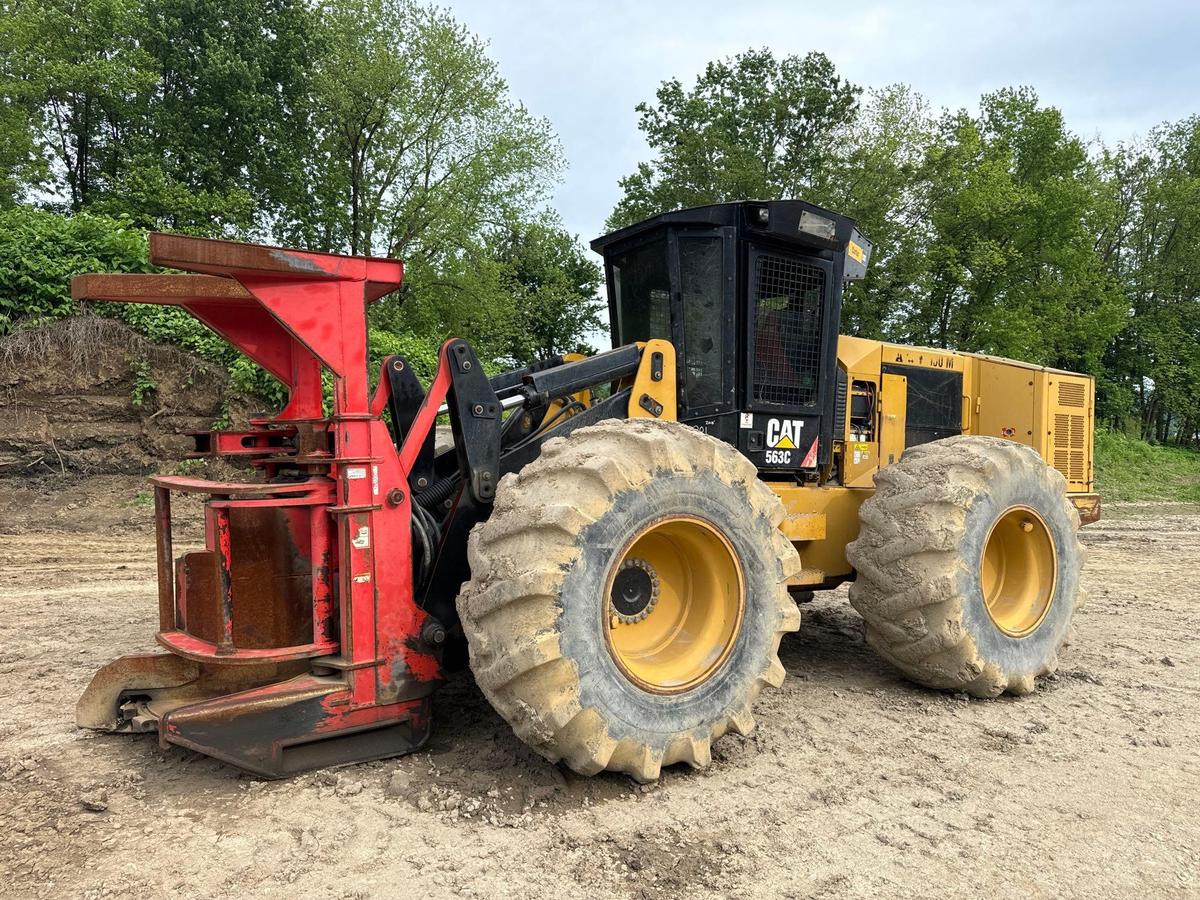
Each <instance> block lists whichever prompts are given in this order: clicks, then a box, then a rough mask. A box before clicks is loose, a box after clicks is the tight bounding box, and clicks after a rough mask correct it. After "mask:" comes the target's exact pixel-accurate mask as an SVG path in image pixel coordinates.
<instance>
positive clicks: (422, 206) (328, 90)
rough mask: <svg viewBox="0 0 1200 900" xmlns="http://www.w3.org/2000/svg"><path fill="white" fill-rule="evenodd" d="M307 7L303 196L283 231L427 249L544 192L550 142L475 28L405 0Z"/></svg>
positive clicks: (344, 243) (552, 160)
mask: <svg viewBox="0 0 1200 900" xmlns="http://www.w3.org/2000/svg"><path fill="white" fill-rule="evenodd" d="M320 14H321V20H322V23H323V24H322V28H323V30H324V32H325V40H326V42H327V43H326V49H325V52H324V53H323V54H322V55H321V56H320V57H319V58H318V59H316V60H315V61H314V65H315V71H314V74H313V92H314V94H313V101H312V111H311V114H312V117H313V121H314V123H315V126H316V129H317V135H318V144H317V146H316V148H315V152H314V153H313V154H312V155H311V157H310V160H309V164H308V170H307V176H308V180H309V182H310V185H311V187H312V195H311V196H312V202H311V203H310V204H308V205H306V206H303V207H301V208H298V209H293V210H292V211H291V215H290V216H289V217H288V218H287V219H286V220H285V221H284V222H283V223H282V224H283V228H282V231H283V233H284V234H287V235H295V236H300V237H303V238H304V243H307V244H309V245H319V246H322V247H325V248H327V249H346V250H349V251H350V252H352V253H366V254H385V255H388V256H401V257H403V258H405V259H414V258H416V257H421V258H422V259H424V260H428V261H432V262H436V261H438V260H439V259H441V258H444V257H445V256H447V255H449V254H453V253H455V252H457V251H458V250H459V249H460V248H462V247H465V246H467V245H469V244H471V243H473V242H476V241H478V239H479V236H480V234H481V232H482V231H483V230H484V228H485V226H487V225H488V224H494V223H497V222H501V221H505V220H507V219H509V218H511V217H512V216H514V215H520V214H523V213H525V212H526V211H528V210H529V209H531V208H532V207H533V206H534V205H535V204H536V202H537V201H539V200H540V199H542V197H544V195H545V190H546V188H547V187H548V185H549V184H550V183H551V182H552V181H553V180H554V178H555V177H556V176H557V174H558V171H559V169H560V168H561V164H562V163H561V150H560V148H559V146H558V143H557V141H556V140H555V138H554V137H553V134H552V132H551V130H550V127H549V125H548V123H547V122H546V121H544V120H542V119H537V118H535V117H533V116H531V115H530V114H529V113H528V111H527V110H526V109H525V108H524V107H523V106H521V105H520V104H519V103H516V102H515V101H514V100H513V99H512V98H511V97H510V96H509V93H508V86H507V85H506V83H505V82H504V80H503V79H502V78H501V77H500V75H499V72H498V70H497V67H496V64H495V62H494V61H493V60H491V59H490V58H489V57H488V55H487V52H486V47H485V45H484V44H483V42H482V41H481V40H479V38H477V37H475V36H474V35H473V34H471V33H470V32H469V31H467V29H466V28H464V27H463V26H462V25H461V24H459V23H458V22H456V21H455V20H454V19H453V18H452V17H451V16H449V15H448V14H447V13H445V12H443V11H441V10H439V9H436V8H434V7H429V6H422V5H419V4H417V3H414V2H409V0H330V2H327V3H325V4H323V5H322V6H321V7H320Z"/></svg>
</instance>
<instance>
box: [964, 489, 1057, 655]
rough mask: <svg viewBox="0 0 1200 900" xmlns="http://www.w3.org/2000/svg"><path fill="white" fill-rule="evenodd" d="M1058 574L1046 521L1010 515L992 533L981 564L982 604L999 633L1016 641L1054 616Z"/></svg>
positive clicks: (1019, 509)
mask: <svg viewBox="0 0 1200 900" xmlns="http://www.w3.org/2000/svg"><path fill="white" fill-rule="evenodd" d="M1057 571H1058V559H1057V555H1056V554H1055V551H1054V540H1053V539H1052V538H1051V537H1050V529H1049V528H1047V527H1046V523H1045V521H1043V519H1042V517H1041V516H1040V515H1038V514H1037V513H1036V512H1034V511H1033V510H1032V509H1030V508H1029V507H1027V506H1013V507H1010V508H1008V509H1006V510H1005V511H1004V512H1003V513H1002V514H1001V516H1000V518H998V519H997V520H996V521H995V523H994V524H993V525H992V528H991V531H989V532H988V536H987V541H986V542H985V543H984V548H983V559H982V560H981V561H980V584H981V585H982V586H983V600H984V603H985V604H986V605H987V611H988V615H989V616H991V617H992V622H993V623H994V624H995V625H996V627H997V628H999V629H1000V630H1001V631H1003V632H1004V633H1005V634H1007V635H1008V636H1009V637H1016V638H1019V637H1025V636H1026V635H1028V634H1031V633H1032V632H1034V631H1035V630H1037V627H1038V626H1039V625H1041V624H1042V620H1043V619H1045V618H1046V613H1048V612H1049V611H1050V604H1051V602H1052V601H1053V599H1054V583H1055V578H1056V576H1057Z"/></svg>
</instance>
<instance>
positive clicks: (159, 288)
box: [71, 274, 254, 304]
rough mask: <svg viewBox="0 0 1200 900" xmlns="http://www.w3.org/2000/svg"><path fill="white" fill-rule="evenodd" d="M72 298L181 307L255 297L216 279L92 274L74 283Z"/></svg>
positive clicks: (197, 276)
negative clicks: (186, 302)
mask: <svg viewBox="0 0 1200 900" xmlns="http://www.w3.org/2000/svg"><path fill="white" fill-rule="evenodd" d="M71 298H72V299H74V300H99V301H115V302H136V303H164V304H179V303H183V302H185V301H193V300H196V301H205V300H253V299H254V295H253V294H251V293H250V292H249V291H248V290H246V289H245V288H244V287H242V286H241V285H240V284H239V283H238V282H236V281H234V280H233V279H232V278H221V277H219V276H216V275H128V274H120V275H96V274H91V275H76V276H75V277H74V278H72V279H71Z"/></svg>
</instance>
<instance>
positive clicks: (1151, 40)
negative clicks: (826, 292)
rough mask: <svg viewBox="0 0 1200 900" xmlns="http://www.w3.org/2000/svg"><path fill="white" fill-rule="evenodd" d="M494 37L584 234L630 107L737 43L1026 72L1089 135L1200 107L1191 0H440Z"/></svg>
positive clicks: (991, 77) (629, 150) (857, 66)
mask: <svg viewBox="0 0 1200 900" xmlns="http://www.w3.org/2000/svg"><path fill="white" fill-rule="evenodd" d="M443 2H444V3H446V4H447V5H448V6H449V8H450V9H451V10H453V12H454V14H455V16H456V17H457V18H458V19H459V20H460V21H462V22H463V23H464V24H465V25H467V26H468V27H469V28H471V30H473V31H475V32H476V33H477V34H479V35H480V36H481V37H483V38H484V39H485V40H487V41H488V42H489V43H490V45H491V55H492V57H493V58H494V59H495V60H496V61H497V62H498V63H499V65H500V69H501V71H502V73H503V74H504V76H505V78H507V80H508V82H509V85H510V86H511V88H512V92H513V95H514V96H515V97H517V98H518V99H520V100H521V101H523V102H524V103H525V104H526V106H528V107H529V109H530V110H531V111H532V112H534V113H535V114H537V115H541V116H545V117H546V118H548V119H549V120H550V122H551V123H552V124H553V125H554V128H555V129H556V131H557V132H558V135H559V138H560V139H561V140H562V143H563V147H564V149H565V151H566V156H567V162H568V164H569V166H570V168H569V170H568V171H567V173H566V176H565V179H564V181H563V183H562V184H561V185H560V186H559V188H558V190H557V192H556V195H555V197H554V204H555V206H556V207H557V208H558V209H559V211H560V212H561V213H562V216H563V219H564V220H565V222H566V225H567V227H568V228H569V229H570V230H571V231H572V232H574V233H576V234H578V235H579V236H580V238H582V239H583V240H584V241H588V240H591V239H592V238H594V237H596V236H597V235H599V234H600V233H601V231H602V227H603V223H604V219H605V218H606V217H607V216H608V214H609V213H610V212H611V211H612V208H613V205H614V204H615V203H616V201H617V199H618V197H619V188H618V185H617V180H618V179H619V178H620V177H622V176H623V175H626V174H628V173H629V172H630V171H632V169H633V168H634V166H635V165H636V164H637V162H638V161H640V160H642V159H646V158H648V156H649V150H648V148H647V147H646V145H645V143H644V141H643V140H642V137H641V133H640V132H639V131H638V129H637V116H636V114H635V112H634V106H635V105H636V104H637V103H638V102H639V101H642V100H652V99H653V97H654V91H655V89H656V88H657V87H658V85H659V83H660V82H662V81H663V80H665V79H668V78H672V77H677V78H679V79H680V80H681V81H683V82H684V84H685V85H690V84H691V83H692V81H693V80H694V78H695V77H696V75H697V74H699V73H700V71H702V70H703V68H704V65H705V63H707V62H708V61H709V60H713V59H716V58H719V57H722V56H727V55H730V54H733V53H737V52H739V51H741V50H744V49H746V48H747V47H761V46H767V47H770V48H771V49H772V50H774V51H775V53H776V54H777V55H780V56H782V55H786V54H789V53H798V54H803V53H806V52H808V51H810V50H820V51H822V52H824V53H826V54H827V55H828V56H829V57H830V58H831V59H832V60H833V62H834V64H835V65H836V66H837V69H838V71H839V72H840V73H841V75H842V76H843V77H845V78H848V79H849V80H850V81H852V82H854V83H855V84H858V85H861V86H863V87H881V86H883V85H886V84H891V83H895V82H904V83H906V84H911V85H912V86H913V87H915V88H916V89H917V91H919V92H920V93H922V94H923V95H924V96H925V97H926V98H927V99H928V100H929V101H930V103H931V104H932V105H933V107H934V108H935V109H938V108H941V107H950V108H953V109H957V108H960V107H967V108H971V109H974V108H975V106H976V103H977V100H978V98H979V95H980V94H981V93H983V92H985V91H989V90H993V89H995V88H999V87H1005V86H1010V85H1019V84H1028V85H1032V86H1033V87H1034V88H1036V89H1037V91H1038V93H1039V95H1040V96H1041V98H1042V101H1043V102H1045V103H1049V104H1052V105H1054V106H1057V107H1059V108H1060V109H1062V110H1063V113H1064V114H1065V116H1066V120H1067V123H1068V125H1069V126H1070V127H1071V128H1072V129H1073V130H1074V131H1075V132H1076V133H1078V134H1080V135H1082V136H1083V137H1084V138H1089V139H1090V138H1094V137H1096V136H1102V137H1103V138H1104V140H1105V141H1106V142H1109V143H1115V142H1116V141H1118V140H1128V139H1130V138H1131V137H1133V136H1135V135H1140V134H1145V132H1146V131H1147V130H1148V129H1149V128H1150V127H1152V126H1153V125H1155V124H1157V123H1159V122H1162V121H1164V120H1174V119H1179V118H1182V117H1184V116H1187V115H1190V114H1192V113H1197V112H1200V2H1196V0H1192V2H1178V3H1163V2H1144V0H1143V2H1135V3H1129V2H1107V0H1094V2H1090V3H1081V2H1080V3H1075V2H1072V3H1056V2H1053V0H1042V2H1006V3H972V2H968V0H962V2H958V3H950V2H900V0H892V2H884V3H875V2H859V3H842V2H832V3H809V2H801V0H793V2H785V0H753V2H740V3H739V2H737V0H723V2H708V0H693V2H687V3H684V2H654V0H606V2H590V3H582V2H576V0H522V2H517V0H513V2H504V0H499V2H497V0H443Z"/></svg>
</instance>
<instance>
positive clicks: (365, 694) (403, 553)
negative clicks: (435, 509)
mask: <svg viewBox="0 0 1200 900" xmlns="http://www.w3.org/2000/svg"><path fill="white" fill-rule="evenodd" d="M150 255H151V260H152V261H153V262H154V263H155V264H157V265H160V266H164V267H169V268H173V269H182V270H185V271H188V272H194V273H203V274H199V275H149V276H145V275H124V276H122V275H87V276H80V277H79V278H77V279H76V280H75V282H74V284H73V293H74V295H75V296H76V297H78V298H80V299H90V300H121V301H127V302H130V301H131V302H141V303H158V304H171V305H176V306H179V307H181V308H183V309H185V310H187V311H188V312H189V313H191V314H192V315H193V316H195V317H196V318H197V319H199V320H200V321H201V322H203V323H204V324H205V325H207V326H208V327H210V328H211V329H212V330H213V331H215V332H217V333H218V334H220V335H221V336H222V337H224V338H226V339H227V340H228V341H229V342H230V343H231V344H233V345H234V346H235V347H236V348H237V349H239V350H241V351H242V352H243V353H245V354H246V355H247V356H249V357H250V358H251V359H253V360H254V361H255V362H257V363H259V364H260V365H261V366H262V367H263V368H264V369H266V370H267V371H268V372H270V373H271V374H272V375H274V376H275V377H276V378H278V379H279V380H280V381H281V382H283V383H284V384H285V385H286V386H287V388H288V392H289V399H288V403H287V405H286V406H285V408H284V409H283V410H282V411H281V412H280V413H279V414H278V415H276V416H273V417H271V418H269V419H263V420H256V421H254V422H253V423H252V427H251V429H249V430H247V431H238V432H232V431H227V432H214V433H212V435H211V436H206V437H205V438H204V442H203V443H202V444H201V446H202V447H203V448H204V449H206V451H207V452H208V453H209V454H211V455H223V456H231V457H243V458H249V459H250V460H252V462H253V464H254V465H255V466H257V467H259V468H260V469H261V470H262V472H263V478H264V481H260V482H254V483H245V484H243V483H224V482H210V481H203V480H200V479H192V478H174V477H157V478H154V479H152V481H153V484H154V486H155V510H156V523H157V535H158V547H157V549H158V574H159V628H160V630H159V633H158V635H157V639H158V641H159V643H160V644H162V645H163V646H164V647H165V648H166V649H167V650H168V651H170V654H169V655H174V656H176V657H180V658H182V659H184V660H187V661H190V663H193V664H195V665H194V666H191V667H188V666H184V672H185V674H186V675H195V677H194V678H192V679H191V680H190V681H188V686H183V685H180V684H179V682H182V681H184V680H186V679H185V675H179V674H178V671H179V668H180V666H181V665H184V664H182V663H180V662H179V660H177V659H176V660H171V659H169V658H167V659H164V658H163V656H159V657H154V658H153V659H147V658H146V657H136V658H130V657H126V658H124V659H123V660H117V661H115V662H114V663H111V664H110V666H109V667H108V668H107V669H106V670H102V672H101V673H100V674H98V675H97V677H96V679H95V681H94V682H93V685H92V687H90V688H89V692H90V695H89V694H85V695H84V698H83V699H82V700H81V701H80V706H79V714H78V718H79V720H80V723H81V724H88V725H96V724H98V719H99V718H102V717H101V716H100V714H99V713H97V712H96V709H98V708H99V706H103V705H104V704H108V705H109V706H111V705H113V704H114V702H115V703H116V705H120V703H121V701H122V700H123V699H124V698H126V697H129V696H133V695H137V693H138V691H139V689H140V688H139V683H138V679H139V678H143V680H145V679H144V676H143V672H144V670H145V669H146V668H147V667H150V668H154V667H155V666H158V668H159V669H161V671H160V672H159V676H160V677H159V680H160V681H170V682H172V686H170V689H171V690H176V691H177V693H180V695H181V696H186V697H187V701H186V702H179V701H178V699H176V700H173V701H168V700H161V699H160V701H159V706H158V708H157V710H156V708H155V704H154V702H153V700H154V698H155V697H157V696H159V695H156V694H155V691H154V690H153V688H154V687H155V685H156V684H157V682H155V683H153V684H151V683H149V682H147V684H149V686H148V687H146V695H147V696H149V697H151V701H152V702H151V703H150V705H149V709H150V710H151V711H152V714H153V715H155V716H156V717H157V727H158V731H159V735H160V740H162V741H163V743H164V744H165V743H178V744H182V745H185V746H189V747H192V748H193V749H196V750H200V751H202V752H205V753H209V754H210V755H214V756H217V757H219V758H222V759H225V760H227V761H229V762H232V763H234V764H235V765H239V766H241V767H243V768H247V769H250V770H252V771H256V772H260V773H261V774H264V775H269V776H277V775H281V774H287V773H288V772H291V771H296V770H298V769H300V768H308V767H311V765H317V764H325V763H328V762H331V761H342V760H344V759H346V758H350V759H363V758H371V757H376V756H383V755H390V754H391V753H399V752H405V751H406V750H411V749H414V748H415V746H416V745H419V743H420V742H421V741H423V740H424V736H425V735H426V734H427V732H428V712H429V710H428V702H429V701H428V697H429V694H430V693H432V691H433V689H434V688H435V687H436V686H437V685H438V684H440V682H441V680H442V673H441V669H440V665H439V662H438V659H437V656H436V655H435V652H434V648H432V647H429V646H426V645H425V644H424V642H423V641H422V640H421V633H422V632H421V629H422V625H423V624H424V622H425V620H426V615H425V613H424V611H423V610H422V609H421V608H420V607H419V606H418V605H417V604H416V602H415V601H414V597H413V584H412V563H411V558H412V557H411V546H410V541H411V534H412V532H411V524H410V499H409V491H408V475H409V473H410V471H411V469H412V467H413V465H414V463H415V462H416V460H417V456H418V454H419V452H420V449H421V445H422V443H423V441H424V439H425V437H426V435H427V434H428V433H429V430H430V429H431V428H433V426H434V422H435V420H436V416H437V409H438V407H439V405H440V404H441V403H442V402H443V401H444V400H445V398H446V395H447V392H448V389H449V387H450V375H449V371H450V370H449V366H448V360H446V359H445V348H443V358H442V362H441V365H440V366H439V369H438V373H437V375H436V377H435V379H434V382H433V384H432V385H431V386H430V390H429V393H428V396H427V397H426V399H425V403H424V405H423V406H422V408H421V410H420V412H419V414H418V416H417V419H416V421H415V423H414V424H413V427H412V428H411V429H410V431H409V434H408V435H407V436H406V438H405V440H404V443H403V444H402V446H401V447H400V448H399V449H398V450H397V448H396V447H395V445H394V444H393V441H392V437H391V434H390V433H389V431H388V428H387V425H386V424H385V423H384V421H383V419H382V414H383V410H384V409H385V407H386V405H387V400H388V390H389V388H388V379H387V378H385V377H380V378H379V380H378V384H377V387H376V389H375V391H374V394H373V395H372V394H371V392H370V388H369V383H368V372H367V346H366V306H367V304H369V303H371V302H373V301H375V300H378V299H379V298H381V297H383V296H385V295H387V294H388V293H390V292H392V291H394V290H396V289H397V288H398V287H399V286H400V283H401V280H402V277H403V268H402V264H401V263H400V262H399V261H397V260H389V259H369V258H362V257H348V256H339V255H334V254H326V253H310V252H301V251H295V250H283V249H279V248H272V247H261V246H256V245H249V244H238V243H232V242H227V241H213V240H205V239H198V238H190V237H181V236H176V235H165V234H153V235H151V237H150ZM214 276H217V277H214ZM323 371H324V372H325V373H328V375H329V376H331V378H332V382H333V401H332V412H331V413H330V414H329V415H328V416H326V415H325V414H324V411H323V393H322V372H323ZM282 465H286V466H287V467H288V468H289V469H298V470H299V471H301V472H302V473H304V474H305V476H306V477H305V480H303V481H300V482H294V481H292V482H281V483H270V482H269V479H270V478H271V477H272V476H273V475H274V474H275V472H276V471H277V470H278V469H279V467H280V466H282ZM171 492H188V493H202V494H207V495H209V496H210V498H211V499H209V500H208V502H207V503H206V544H207V548H208V549H207V552H208V553H209V554H216V560H217V570H218V572H219V573H220V582H219V621H220V629H219V634H218V635H217V639H216V640H208V639H205V638H203V637H200V636H197V635H196V634H194V633H193V632H192V631H189V630H188V620H189V612H197V611H198V610H199V609H200V608H201V607H200V605H197V604H201V605H202V604H203V602H204V598H203V597H202V596H199V595H197V596H191V595H189V587H190V584H189V581H188V577H189V576H188V575H187V574H186V568H187V567H186V566H184V565H182V563H183V560H181V566H176V564H175V561H174V560H173V558H172V554H173V547H172V535H171V503H170V494H171ZM261 507H272V508H276V509H281V510H284V509H286V510H288V512H287V513H286V514H285V515H286V517H287V521H288V523H289V528H290V529H291V530H292V531H293V537H294V538H295V545H296V546H303V547H308V548H309V549H310V553H309V556H310V558H309V559H308V560H307V562H308V564H309V565H310V574H311V584H312V598H311V602H312V623H313V625H312V634H311V641H308V642H307V643H301V644H293V645H289V646H270V647H261V646H259V647H239V646H237V644H236V643H235V640H234V622H235V620H238V617H239V609H240V607H241V606H242V604H239V597H238V596H237V595H236V594H235V592H234V591H233V589H232V587H231V582H230V577H229V573H230V571H231V569H232V562H231V560H232V557H233V555H234V554H235V553H237V548H236V547H234V546H232V545H231V540H232V539H231V533H232V532H231V528H230V517H231V515H233V514H236V511H238V510H249V509H254V508H261ZM299 532H303V533H299ZM185 559H186V558H185ZM200 593H201V594H202V593H203V592H200ZM253 605H254V604H252V603H247V604H245V606H247V607H252V606H253ZM239 621H240V620H239ZM169 655H167V656H169ZM305 659H310V660H311V663H310V664H303V665H304V668H302V669H300V670H297V669H296V667H295V666H296V662H297V661H298V660H305ZM129 660H134V661H133V662H129ZM154 660H161V662H158V663H156V662H155V661H154ZM289 665H290V666H291V668H290V669H289V668H288V666H289ZM237 666H245V667H247V668H246V669H243V670H242V671H243V672H245V673H250V672H253V671H258V670H257V669H254V668H253V667H255V666H257V667H259V668H260V669H262V671H264V672H266V673H268V674H271V675H276V676H277V675H278V673H279V672H281V671H285V670H286V671H287V672H289V673H295V674H292V677H290V678H283V679H281V680H274V681H272V680H267V681H266V683H262V684H259V685H257V686H252V687H250V688H246V689H242V690H238V691H234V692H233V693H225V694H220V693H217V694H214V695H212V696H208V695H207V694H206V693H205V692H204V691H203V690H199V689H196V688H195V685H197V684H202V683H222V679H227V678H228V677H229V676H228V675H227V673H228V672H229V671H230V670H229V669H228V668H227V667H237ZM272 667H273V668H272ZM168 669H169V670H170V674H167V670H168ZM246 677H249V675H248V674H247V676H246ZM150 681H151V682H153V679H151V680H150ZM169 693H170V691H165V692H164V693H163V694H162V697H167V695H168V694H169ZM197 693H199V694H200V698H199V699H196V694H197ZM208 693H212V692H208ZM109 722H110V724H111V716H110V719H109ZM297 723H300V724H299V725H297ZM118 725H119V723H118ZM394 725H402V726H404V735H405V736H407V737H403V736H402V737H398V738H396V739H395V740H394V741H389V740H380V739H376V740H374V741H372V740H371V739H366V740H363V741H361V742H360V743H361V744H362V745H363V746H361V747H357V748H356V747H354V746H351V744H352V742H350V743H348V742H344V741H343V742H340V743H326V744H324V746H326V747H328V748H329V752H328V754H324V755H323V754H322V753H321V752H318V753H315V754H314V753H311V752H308V753H306V754H299V755H298V756H299V757H301V758H300V759H299V761H297V762H289V761H288V760H286V759H285V758H284V757H285V755H286V751H287V748H288V747H290V746H303V745H308V744H319V743H320V742H321V741H322V740H323V739H325V738H329V737H333V736H342V735H346V736H354V735H362V734H364V733H366V732H371V731H373V730H377V729H381V728H385V727H388V726H394ZM406 743H407V744H411V745H412V746H405V744H406ZM393 745H394V746H393ZM330 754H332V755H333V758H332V759H330V758H326V757H327V756H328V755H330Z"/></svg>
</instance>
